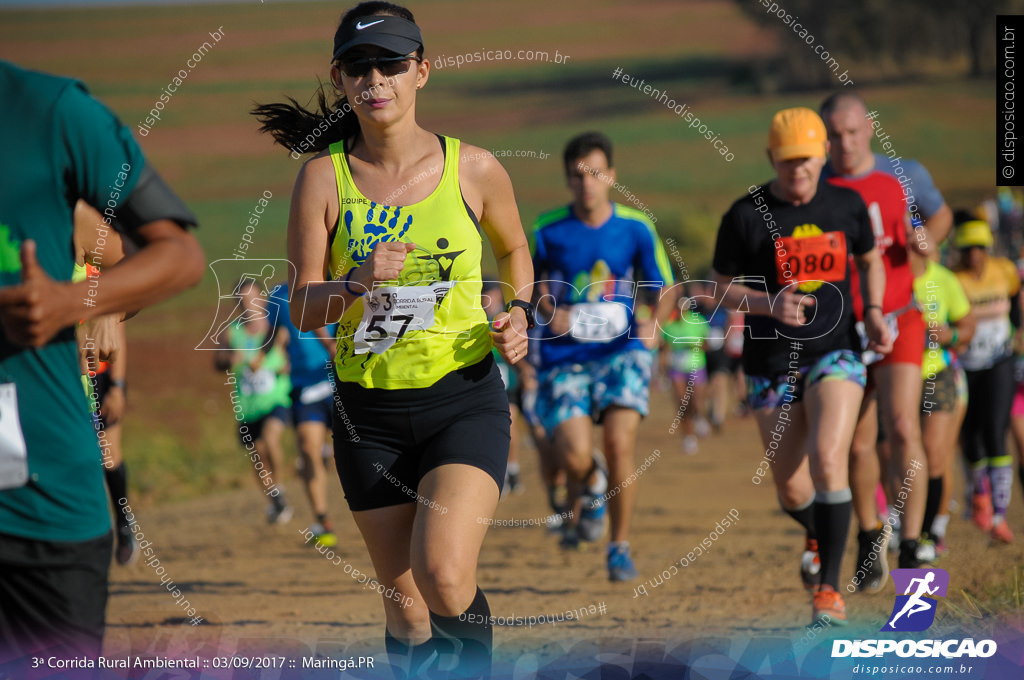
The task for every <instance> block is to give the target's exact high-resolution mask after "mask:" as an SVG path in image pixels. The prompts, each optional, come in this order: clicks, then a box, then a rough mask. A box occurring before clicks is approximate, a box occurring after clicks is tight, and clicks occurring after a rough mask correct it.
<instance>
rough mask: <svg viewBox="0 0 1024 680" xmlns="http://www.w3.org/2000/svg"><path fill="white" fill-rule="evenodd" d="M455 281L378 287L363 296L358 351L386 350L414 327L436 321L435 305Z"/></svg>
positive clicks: (424, 326)
mask: <svg viewBox="0 0 1024 680" xmlns="http://www.w3.org/2000/svg"><path fill="white" fill-rule="evenodd" d="M454 285H455V282H453V281H439V282H437V283H432V284H430V285H429V286H388V287H386V288H375V289H374V290H373V292H371V293H370V294H368V295H367V296H366V297H365V298H364V300H363V318H362V319H361V320H360V321H359V327H358V328H356V333H355V337H354V338H353V345H354V347H355V353H356V354H366V353H367V352H372V353H374V354H383V353H384V352H386V351H387V350H389V349H390V348H391V347H392V346H393V345H394V344H395V343H396V342H398V341H399V340H401V339H402V338H403V337H404V336H405V335H406V334H408V333H409V332H411V331H422V330H426V329H428V328H430V327H431V326H433V325H434V309H435V307H436V306H437V305H438V303H439V302H440V301H441V300H443V299H444V297H445V295H446V294H447V293H448V291H449V290H451V288H452V287H453V286H454Z"/></svg>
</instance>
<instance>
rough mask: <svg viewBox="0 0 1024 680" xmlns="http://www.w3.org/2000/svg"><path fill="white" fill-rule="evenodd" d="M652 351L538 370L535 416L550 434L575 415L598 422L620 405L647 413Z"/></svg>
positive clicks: (631, 351)
mask: <svg viewBox="0 0 1024 680" xmlns="http://www.w3.org/2000/svg"><path fill="white" fill-rule="evenodd" d="M653 366H654V352H652V351H650V350H646V349H631V350H627V351H625V352H620V353H619V354H615V355H612V356H610V357H605V358H603V359H599V360H595V361H590V362H587V363H585V364H562V365H560V366H555V367H554V368H551V369H549V370H547V371H541V373H540V375H539V376H538V379H539V381H540V389H539V390H538V392H537V416H538V417H539V418H540V422H541V425H543V426H544V430H545V431H546V432H547V433H548V434H549V435H550V434H552V433H553V432H554V431H555V428H556V427H558V425H560V424H561V423H563V422H565V421H566V420H569V419H570V418H575V417H578V416H590V417H591V418H592V419H593V420H594V422H595V423H600V422H601V417H602V415H603V414H604V411H605V409H607V408H608V407H609V406H622V407H624V408H631V409H633V410H634V411H637V412H639V413H640V415H642V416H646V415H647V412H648V402H649V401H650V393H651V390H650V387H651V368H652V367H653Z"/></svg>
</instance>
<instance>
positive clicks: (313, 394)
mask: <svg viewBox="0 0 1024 680" xmlns="http://www.w3.org/2000/svg"><path fill="white" fill-rule="evenodd" d="M333 391H334V388H333V387H331V383H330V381H328V380H325V381H323V382H319V383H317V384H316V385H310V386H309V387H304V388H303V389H302V391H301V392H299V403H300V404H315V403H316V402H318V401H323V400H324V399H326V398H327V397H329V396H331V394H332V393H333Z"/></svg>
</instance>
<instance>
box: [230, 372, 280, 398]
mask: <svg viewBox="0 0 1024 680" xmlns="http://www.w3.org/2000/svg"><path fill="white" fill-rule="evenodd" d="M238 385H239V388H240V389H241V392H242V394H244V395H245V396H249V395H252V394H266V393H267V392H269V391H270V390H272V389H274V372H273V371H269V370H267V369H265V368H261V369H259V370H257V371H254V370H252V369H251V368H249V367H248V366H246V367H245V368H243V369H242V379H241V380H240V381H239V383H238Z"/></svg>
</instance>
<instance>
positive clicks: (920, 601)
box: [880, 569, 949, 632]
mask: <svg viewBox="0 0 1024 680" xmlns="http://www.w3.org/2000/svg"><path fill="white" fill-rule="evenodd" d="M892 581H893V584H894V585H895V586H896V604H894V605H893V608H892V615H891V616H890V617H889V621H888V623H886V624H885V625H884V626H883V627H882V628H881V629H880V630H883V631H894V630H895V631H903V632H918V631H922V630H927V629H928V628H929V627H930V626H931V625H932V623H933V622H934V621H935V609H936V607H938V600H937V599H936V598H938V597H946V590H947V589H948V588H949V574H948V573H947V572H946V570H945V569H893V571H892ZM901 592H902V593H903V594H902V595H900V593H901Z"/></svg>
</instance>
